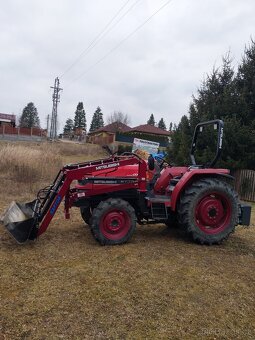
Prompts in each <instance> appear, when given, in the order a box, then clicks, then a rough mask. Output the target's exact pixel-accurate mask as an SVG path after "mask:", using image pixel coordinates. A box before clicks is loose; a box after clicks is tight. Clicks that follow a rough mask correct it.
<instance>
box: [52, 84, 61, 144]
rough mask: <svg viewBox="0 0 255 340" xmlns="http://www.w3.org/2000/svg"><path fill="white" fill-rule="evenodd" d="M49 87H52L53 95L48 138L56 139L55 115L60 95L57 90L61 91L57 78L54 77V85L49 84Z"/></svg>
mask: <svg viewBox="0 0 255 340" xmlns="http://www.w3.org/2000/svg"><path fill="white" fill-rule="evenodd" d="M51 89H53V95H52V101H53V106H52V115H51V125H50V139H51V140H56V139H57V115H58V103H59V102H60V95H59V92H60V91H62V90H63V89H61V88H60V87H59V79H58V78H56V79H55V83H54V86H51Z"/></svg>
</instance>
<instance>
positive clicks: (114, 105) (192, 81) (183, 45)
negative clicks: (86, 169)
mask: <svg viewBox="0 0 255 340" xmlns="http://www.w3.org/2000/svg"><path fill="white" fill-rule="evenodd" d="M165 4H167V5H165ZM164 5H165V6H164ZM254 13H255V1H254V0H245V1H244V0H172V1H167V0H157V1H155V0H154V1H153V0H129V1H127V0H107V1H106V0H105V1H103V0H93V1H88V0H54V1H52V0H44V1H38V0H8V1H3V0H1V6H0V28H1V30H0V50H1V53H0V79H1V81H0V112H2V113H10V114H15V115H17V116H19V115H21V113H22V110H23V108H24V107H25V106H26V105H27V103H29V102H33V103H34V104H35V106H36V108H37V110H38V113H39V117H40V121H41V126H42V127H46V121H47V115H50V116H51V112H52V89H51V88H50V87H51V86H53V84H54V79H55V78H56V77H59V80H60V87H61V88H63V91H61V96H60V103H59V105H58V126H59V132H62V130H63V126H64V124H65V121H66V120H67V119H68V118H72V119H73V118H74V113H75V109H76V106H77V104H78V102H83V104H84V108H85V111H86V118H87V125H88V128H89V126H90V122H91V118H92V116H93V113H94V111H95V110H96V108H97V107H98V106H100V107H101V109H102V112H103V116H104V120H105V122H107V117H109V116H110V115H111V114H112V113H113V112H114V111H121V112H123V113H124V114H127V115H128V116H129V118H130V126H137V125H140V124H146V122H147V120H148V119H149V116H150V114H151V113H153V114H154V117H155V120H156V122H158V121H159V120H160V118H161V117H163V118H164V120H165V122H166V125H167V127H168V126H169V124H170V122H173V123H177V124H178V122H179V121H180V118H181V117H182V115H184V114H187V113H188V109H189V105H190V103H191V100H192V95H193V94H196V92H197V89H198V88H199V86H200V85H201V82H202V80H203V79H204V78H205V77H206V74H208V73H210V72H211V71H212V69H213V67H214V66H215V67H219V66H220V65H221V60H222V56H224V55H225V54H226V53H227V52H228V51H229V50H230V51H231V55H232V58H233V65H234V66H235V67H237V65H238V63H239V62H240V60H241V58H242V55H243V52H244V48H245V45H248V44H249V42H250V39H251V37H253V38H254V30H255V20H254Z"/></svg>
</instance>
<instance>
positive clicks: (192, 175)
mask: <svg viewBox="0 0 255 340" xmlns="http://www.w3.org/2000/svg"><path fill="white" fill-rule="evenodd" d="M229 172H230V171H229V170H228V169H192V168H191V169H188V171H187V172H186V173H185V174H184V175H183V176H182V178H181V179H180V180H179V182H178V183H177V184H176V186H175V188H174V190H173V193H172V196H171V208H172V210H173V211H175V210H176V205H177V202H178V200H179V198H180V195H181V193H182V191H183V190H185V189H186V188H187V186H188V185H189V184H190V183H191V182H194V180H196V179H201V178H203V177H209V176H210V177H215V176H217V175H228V174H229Z"/></svg>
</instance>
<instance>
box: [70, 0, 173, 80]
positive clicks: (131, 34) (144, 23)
mask: <svg viewBox="0 0 255 340" xmlns="http://www.w3.org/2000/svg"><path fill="white" fill-rule="evenodd" d="M172 1H173V0H168V1H167V2H165V3H164V4H163V5H162V6H161V7H160V8H159V9H158V10H156V11H155V12H154V13H153V14H152V15H150V16H149V17H148V18H147V19H146V20H145V21H144V22H143V23H142V24H140V25H139V26H138V27H137V28H136V29H135V30H134V31H132V32H131V33H130V34H128V35H127V36H126V37H125V38H124V39H122V40H121V41H120V42H119V43H118V44H117V45H116V46H115V47H114V48H112V49H111V50H110V51H109V52H107V53H106V54H105V55H104V56H103V57H102V58H100V59H99V60H98V61H97V62H96V63H95V64H93V65H91V66H90V67H89V68H88V69H87V70H85V71H84V72H83V73H82V74H81V75H80V76H78V77H77V78H75V79H73V80H72V82H71V83H73V82H75V81H76V80H78V79H80V78H82V77H84V76H85V75H86V74H87V73H88V72H89V71H90V70H91V69H93V68H94V67H95V66H97V65H98V64H100V63H101V62H102V61H103V60H104V59H105V58H107V57H108V56H109V55H110V54H112V53H113V52H114V51H115V50H117V49H118V48H119V47H120V46H121V45H122V44H123V43H124V42H125V41H126V40H128V39H129V38H130V37H132V36H133V35H134V34H135V33H136V32H137V31H139V30H140V29H141V28H142V27H143V26H144V25H146V24H147V22H148V21H150V20H151V19H152V18H153V17H154V16H155V15H156V14H158V13H159V12H160V11H161V10H162V9H163V8H165V7H166V6H167V5H168V4H169V3H170V2H172Z"/></svg>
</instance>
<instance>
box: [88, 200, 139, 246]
mask: <svg viewBox="0 0 255 340" xmlns="http://www.w3.org/2000/svg"><path fill="white" fill-rule="evenodd" d="M135 228H136V215H135V210H134V208H133V207H132V206H131V205H130V204H129V203H128V202H126V201H124V200H122V199H120V198H109V199H107V200H106V201H102V202H100V203H99V204H98V206H97V207H96V208H95V209H94V210H93V213H92V217H91V232H92V235H93V236H94V238H95V239H96V240H97V241H98V242H99V243H100V244H101V245H115V244H122V243H125V242H127V241H128V240H129V239H130V238H131V236H132V235H133V233H134V231H135Z"/></svg>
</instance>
